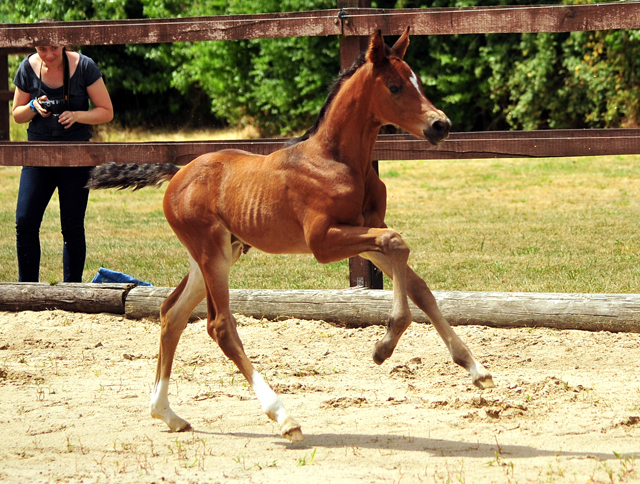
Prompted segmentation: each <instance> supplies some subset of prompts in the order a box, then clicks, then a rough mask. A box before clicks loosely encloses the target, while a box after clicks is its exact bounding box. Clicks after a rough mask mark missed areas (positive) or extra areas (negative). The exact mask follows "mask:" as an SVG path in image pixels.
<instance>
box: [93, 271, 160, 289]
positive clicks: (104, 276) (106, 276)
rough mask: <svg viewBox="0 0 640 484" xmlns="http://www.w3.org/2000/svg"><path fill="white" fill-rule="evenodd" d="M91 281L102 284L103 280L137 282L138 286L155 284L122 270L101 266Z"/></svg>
mask: <svg viewBox="0 0 640 484" xmlns="http://www.w3.org/2000/svg"><path fill="white" fill-rule="evenodd" d="M91 282H96V283H98V284H101V283H103V282H120V283H125V284H126V283H129V284H135V285H136V286H153V284H150V283H148V282H144V281H141V280H139V279H136V278H135V277H131V276H129V275H127V274H123V273H122V272H116V271H112V270H111V269H105V268H104V267H101V268H100V269H99V270H98V273H97V274H96V277H94V278H93V281H91Z"/></svg>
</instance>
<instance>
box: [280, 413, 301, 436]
mask: <svg viewBox="0 0 640 484" xmlns="http://www.w3.org/2000/svg"><path fill="white" fill-rule="evenodd" d="M281 428H282V435H283V436H284V437H285V438H286V439H287V440H288V441H289V442H302V441H303V440H304V435H302V430H301V429H300V424H298V422H296V421H295V420H294V419H292V418H291V417H287V419H286V420H285V421H284V423H283V424H282V427H281Z"/></svg>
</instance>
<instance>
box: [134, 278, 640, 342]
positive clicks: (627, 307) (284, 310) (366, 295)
mask: <svg viewBox="0 0 640 484" xmlns="http://www.w3.org/2000/svg"><path fill="white" fill-rule="evenodd" d="M171 291H172V288H161V287H141V286H138V287H135V288H133V289H132V290H131V291H130V292H129V293H128V295H127V299H126V303H125V313H126V315H127V317H129V318H136V319H137V318H142V317H158V314H159V308H160V304H161V303H162V301H164V299H165V298H166V297H167V296H168V295H169V294H170V293H171ZM392 294H393V293H392V292H391V291H382V290H368V289H340V290H247V289H235V290H231V292H230V298H231V299H230V304H231V310H232V311H233V312H234V313H237V314H243V315H245V316H252V317H255V318H265V319H269V320H275V319H282V318H296V319H318V320H323V321H328V322H334V323H342V324H345V325H348V326H369V325H385V324H386V322H387V317H388V315H389V311H390V310H391V303H392ZM434 295H435V297H436V300H437V301H438V304H439V306H440V310H441V311H442V313H443V314H444V316H445V317H446V318H447V319H448V320H449V322H450V323H451V324H452V325H469V324H478V325H487V326H495V327H535V326H539V327H549V328H556V329H581V330H589V331H612V332H619V331H624V332H633V333H638V332H640V294H559V293H551V294H540V293H499V292H461V291H451V292H449V291H434ZM410 307H411V313H412V317H413V321H414V322H417V323H428V322H429V321H428V319H427V317H426V315H425V314H424V313H423V312H422V311H420V310H419V309H418V308H417V307H416V306H415V305H413V304H412V303H410ZM206 315H207V312H206V305H205V304H204V303H201V304H200V305H199V306H198V307H197V308H196V310H195V311H194V312H193V315H192V319H199V318H206Z"/></svg>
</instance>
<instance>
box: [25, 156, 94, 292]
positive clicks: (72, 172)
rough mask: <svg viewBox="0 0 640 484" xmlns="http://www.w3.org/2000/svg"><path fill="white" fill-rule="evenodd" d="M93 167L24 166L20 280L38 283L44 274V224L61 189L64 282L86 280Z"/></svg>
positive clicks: (59, 195)
mask: <svg viewBox="0 0 640 484" xmlns="http://www.w3.org/2000/svg"><path fill="white" fill-rule="evenodd" d="M90 172H91V167H32V166H25V167H23V168H22V174H21V176H20V191H19V192H18V207H17V209H16V248H17V250H18V272H19V279H18V280H19V281H20V282H38V280H39V277H40V225H41V223H42V217H43V216H44V211H45V209H46V208H47V205H48V204H49V200H51V196H52V195H53V192H54V191H55V189H56V188H58V197H59V199H60V225H61V227H62V238H63V240H64V247H63V249H62V265H63V275H64V282H82V271H83V270H84V261H85V257H86V253H87V244H86V240H85V235H84V214H85V212H86V209H87V202H88V200H89V190H88V189H87V188H85V185H86V184H87V180H88V179H89V173H90Z"/></svg>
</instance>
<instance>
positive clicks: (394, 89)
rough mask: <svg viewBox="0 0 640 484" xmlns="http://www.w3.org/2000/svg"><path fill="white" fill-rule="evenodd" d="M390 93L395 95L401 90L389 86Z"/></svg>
mask: <svg viewBox="0 0 640 484" xmlns="http://www.w3.org/2000/svg"><path fill="white" fill-rule="evenodd" d="M389 91H391V92H392V93H393V94H395V93H397V92H399V91H400V88H399V87H398V86H389Z"/></svg>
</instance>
